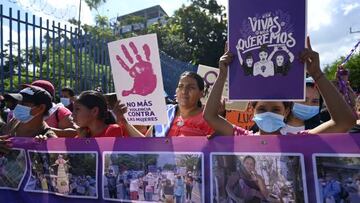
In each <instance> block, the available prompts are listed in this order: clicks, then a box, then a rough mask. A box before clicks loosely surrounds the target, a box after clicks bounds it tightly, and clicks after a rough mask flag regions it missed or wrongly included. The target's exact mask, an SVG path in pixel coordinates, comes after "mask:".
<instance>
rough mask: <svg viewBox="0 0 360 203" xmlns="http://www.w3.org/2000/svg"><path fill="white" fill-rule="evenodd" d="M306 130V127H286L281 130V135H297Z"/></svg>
mask: <svg viewBox="0 0 360 203" xmlns="http://www.w3.org/2000/svg"><path fill="white" fill-rule="evenodd" d="M304 130H305V126H304V125H303V126H298V127H295V126H291V125H286V126H285V127H283V128H281V130H280V133H281V134H282V135H286V134H297V133H298V132H301V131H304Z"/></svg>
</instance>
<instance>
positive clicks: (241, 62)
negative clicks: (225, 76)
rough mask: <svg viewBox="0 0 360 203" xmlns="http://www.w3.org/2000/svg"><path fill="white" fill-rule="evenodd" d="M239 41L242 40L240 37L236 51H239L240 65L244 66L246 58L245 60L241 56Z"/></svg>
mask: <svg viewBox="0 0 360 203" xmlns="http://www.w3.org/2000/svg"><path fill="white" fill-rule="evenodd" d="M239 42H240V39H239V41H238V44H237V45H236V52H237V54H238V58H239V62H240V65H241V66H242V65H243V63H244V60H243V58H242V57H241V53H240V45H239Z"/></svg>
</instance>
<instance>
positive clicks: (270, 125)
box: [253, 112, 285, 133]
mask: <svg viewBox="0 0 360 203" xmlns="http://www.w3.org/2000/svg"><path fill="white" fill-rule="evenodd" d="M253 121H255V123H256V124H257V126H258V127H259V128H260V129H261V130H262V131H264V132H267V133H272V132H276V131H277V130H279V129H280V128H282V127H284V126H285V123H284V116H282V115H279V114H276V113H272V112H265V113H259V114H255V115H254V118H253Z"/></svg>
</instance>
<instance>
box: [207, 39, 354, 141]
mask: <svg viewBox="0 0 360 203" xmlns="http://www.w3.org/2000/svg"><path fill="white" fill-rule="evenodd" d="M307 47H308V48H306V49H305V50H304V51H303V52H302V53H301V55H300V59H301V61H303V62H304V63H306V65H307V71H308V73H309V75H310V76H312V77H313V78H314V81H315V83H316V85H317V87H318V88H319V91H320V93H321V95H322V96H323V98H324V101H325V103H326V104H327V107H328V111H329V113H330V114H331V117H332V118H331V119H330V120H329V121H327V122H325V123H323V124H321V125H319V126H318V127H316V128H313V129H310V130H308V131H306V133H309V134H318V133H341V132H347V131H348V130H349V129H350V128H351V127H352V126H354V125H355V121H356V119H355V117H354V115H353V113H352V110H351V108H350V107H349V106H348V105H347V104H346V102H345V100H344V99H343V98H342V96H341V94H340V93H339V92H338V90H337V89H336V88H335V87H334V86H333V85H332V84H331V82H330V81H329V80H327V79H326V77H325V76H324V74H323V72H322V71H321V69H320V60H319V54H318V53H317V52H315V51H313V50H312V49H311V44H310V39H309V38H307ZM231 61H232V54H231V53H230V52H226V53H225V54H224V55H223V56H222V57H221V58H220V61H219V69H220V74H219V76H218V78H217V80H216V82H215V84H214V86H213V89H212V91H211V93H210V96H209V101H212V102H208V103H207V104H206V107H205V112H204V118H205V120H207V121H208V123H209V124H210V126H212V127H213V128H214V130H215V131H216V132H218V133H219V134H221V135H253V133H252V132H249V131H247V130H245V129H243V128H240V127H237V126H233V125H232V124H230V123H229V122H228V121H227V120H225V119H224V118H222V117H220V116H219V115H218V114H217V109H218V107H219V106H220V99H221V94H222V90H223V87H224V84H225V80H226V76H227V67H228V65H229V64H230V63H231ZM252 105H253V107H254V121H255V123H256V124H257V125H258V126H259V128H260V131H259V134H260V135H268V134H277V135H280V134H281V132H280V129H281V128H282V127H284V126H285V123H284V118H286V117H287V116H288V114H289V113H290V110H291V106H292V103H291V102H264V101H259V102H252Z"/></svg>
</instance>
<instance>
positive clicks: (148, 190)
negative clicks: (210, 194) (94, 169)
mask: <svg viewBox="0 0 360 203" xmlns="http://www.w3.org/2000/svg"><path fill="white" fill-rule="evenodd" d="M103 160H105V163H104V166H103V186H104V188H103V198H104V199H107V200H117V201H122V202H134V201H135V202H137V201H140V202H144V201H145V202H166V203H175V202H177V203H178V202H180V203H190V202H191V203H200V202H201V203H203V202H204V185H203V182H204V181H203V169H204V167H203V155H202V154H201V153H167V152H156V153H154V152H151V153H144V152H116V153H114V152H105V153H104V159H103Z"/></svg>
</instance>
